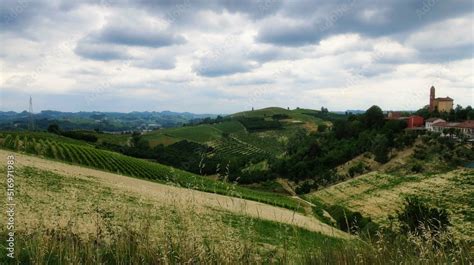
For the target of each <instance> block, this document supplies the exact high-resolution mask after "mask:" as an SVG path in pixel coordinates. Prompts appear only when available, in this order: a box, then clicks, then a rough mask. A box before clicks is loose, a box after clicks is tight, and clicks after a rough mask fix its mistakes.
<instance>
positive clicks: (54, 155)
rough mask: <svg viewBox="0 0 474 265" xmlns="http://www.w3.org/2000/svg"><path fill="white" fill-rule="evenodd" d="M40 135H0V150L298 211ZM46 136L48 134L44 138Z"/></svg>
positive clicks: (262, 195)
mask: <svg viewBox="0 0 474 265" xmlns="http://www.w3.org/2000/svg"><path fill="white" fill-rule="evenodd" d="M42 136H44V135H43V134H34V133H30V136H27V135H21V134H14V133H11V134H2V137H1V138H0V143H1V147H2V148H5V149H10V150H15V151H19V152H25V153H29V154H34V155H39V156H43V157H46V158H49V159H55V160H59V161H64V162H67V163H72V164H77V165H82V166H87V167H91V168H97V169H101V170H105V171H109V172H112V173H117V174H122V175H127V176H132V177H137V178H143V179H149V180H154V181H158V182H162V183H167V184H172V185H177V186H181V187H186V188H191V189H197V190H202V191H207V192H212V193H219V194H225V195H229V196H233V197H242V198H246V199H250V200H255V201H261V202H266V203H269V204H272V205H277V206H280V207H284V208H289V209H293V210H297V211H302V210H303V209H302V207H300V203H299V202H297V201H295V200H293V199H291V198H289V197H286V196H282V195H278V194H273V193H270V192H261V191H255V190H252V189H247V188H243V187H239V186H236V185H232V184H228V183H224V182H220V181H214V180H211V179H209V178H205V177H201V176H198V175H194V174H192V173H189V172H186V171H182V170H178V169H175V168H172V167H169V166H164V165H161V164H158V163H153V162H149V161H145V160H141V159H137V158H133V157H129V156H125V155H122V154H119V153H115V152H111V151H106V150H101V149H96V148H94V147H93V146H90V145H88V144H75V143H72V142H67V141H65V142H63V141H62V140H63V139H62V137H56V138H53V139H54V140H52V139H49V138H47V137H46V138H43V137H42ZM48 137H49V135H48Z"/></svg>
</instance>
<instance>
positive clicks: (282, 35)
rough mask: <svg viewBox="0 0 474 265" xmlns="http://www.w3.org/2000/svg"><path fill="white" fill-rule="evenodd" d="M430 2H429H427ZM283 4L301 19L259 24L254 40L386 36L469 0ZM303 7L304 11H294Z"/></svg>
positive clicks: (465, 7) (464, 8)
mask: <svg viewBox="0 0 474 265" xmlns="http://www.w3.org/2000/svg"><path fill="white" fill-rule="evenodd" d="M431 2H433V3H432V4H430V3H431ZM304 3H305V4H307V3H306V2H304ZM285 4H286V6H289V7H290V8H288V10H289V12H285V11H284V12H283V13H284V14H285V16H286V17H287V18H292V19H294V20H296V21H304V23H300V24H299V25H296V26H295V25H285V24H283V25H279V26H278V27H276V26H275V25H273V24H266V25H263V26H262V27H261V28H260V30H259V33H258V36H257V40H258V41H260V42H264V43H271V44H274V45H282V46H302V45H307V44H312V43H317V42H319V41H320V40H321V39H322V38H324V37H326V36H329V35H333V34H340V33H350V32H356V33H360V34H361V35H366V36H388V35H394V34H397V33H401V32H407V31H413V30H416V29H418V28H420V27H422V26H424V25H426V24H429V23H432V22H435V21H439V20H443V19H446V18H450V17H455V16H458V15H461V14H465V13H469V12H472V2H471V1H469V0H459V1H456V2H451V1H450V2H448V1H411V0H400V1H394V0H393V1H378V0H338V1H325V2H318V4H319V5H316V4H312V5H311V4H307V6H305V5H302V2H299V1H288V2H285ZM303 8H304V9H305V10H306V11H305V12H303V13H298V12H301V10H302V9H303ZM284 10H286V8H284ZM311 10H313V12H311ZM368 11H370V12H368ZM377 13H380V14H377ZM364 17H365V19H364Z"/></svg>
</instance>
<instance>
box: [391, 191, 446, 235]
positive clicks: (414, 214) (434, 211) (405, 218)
mask: <svg viewBox="0 0 474 265" xmlns="http://www.w3.org/2000/svg"><path fill="white" fill-rule="evenodd" d="M397 217H398V220H399V221H400V225H401V230H402V231H403V232H405V233H408V232H411V233H414V234H417V235H420V234H422V233H423V231H429V232H431V233H432V234H438V233H439V232H442V231H444V230H446V228H447V227H448V226H449V225H450V222H449V215H448V212H446V210H444V209H438V208H431V207H429V206H428V205H427V204H426V203H424V202H423V201H421V200H420V199H419V198H417V197H407V198H406V199H405V206H404V209H403V211H402V212H399V213H398V214H397Z"/></svg>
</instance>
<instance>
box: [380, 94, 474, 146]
mask: <svg viewBox="0 0 474 265" xmlns="http://www.w3.org/2000/svg"><path fill="white" fill-rule="evenodd" d="M426 108H427V109H428V111H429V118H425V117H423V116H422V115H416V114H415V115H410V116H403V114H402V112H395V111H391V112H388V114H387V119H388V120H405V121H406V122H407V128H408V129H411V130H427V131H431V132H438V133H441V134H442V135H443V136H453V137H454V136H460V135H463V136H464V137H467V138H468V139H470V140H474V120H472V117H468V119H467V120H464V121H459V120H458V121H447V120H446V119H443V118H441V116H446V115H447V114H448V113H452V112H454V99H452V98H450V97H438V98H437V97H436V88H435V87H434V86H431V88H430V99H429V104H428V105H427V106H426Z"/></svg>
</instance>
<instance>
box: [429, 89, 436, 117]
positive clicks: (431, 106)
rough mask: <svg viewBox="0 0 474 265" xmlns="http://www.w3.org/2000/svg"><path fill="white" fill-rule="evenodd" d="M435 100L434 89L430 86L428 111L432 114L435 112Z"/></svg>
mask: <svg viewBox="0 0 474 265" xmlns="http://www.w3.org/2000/svg"><path fill="white" fill-rule="evenodd" d="M435 98H436V88H435V87H434V86H431V89H430V111H431V112H433V111H434V110H435Z"/></svg>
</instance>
